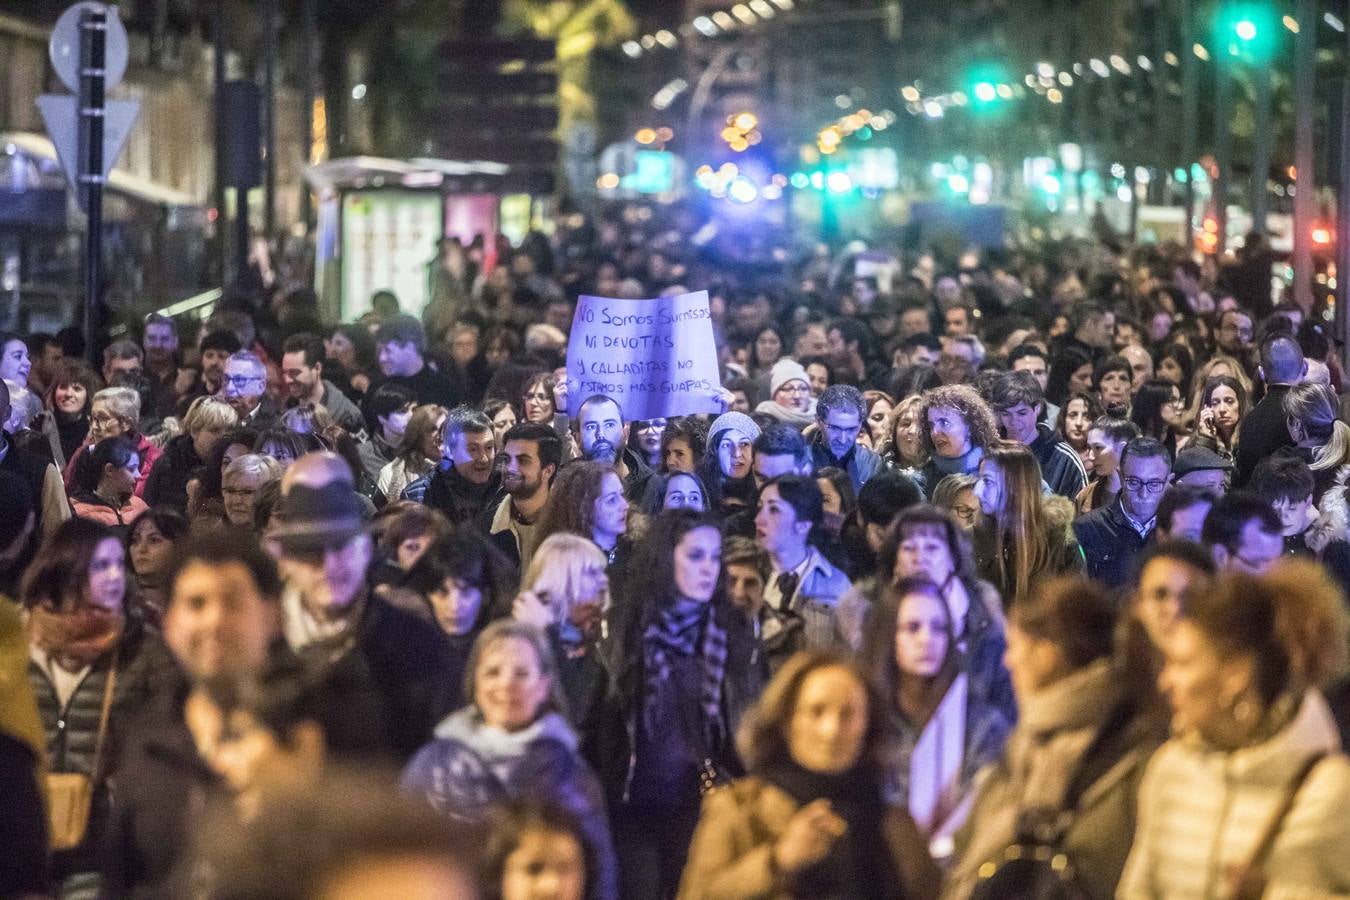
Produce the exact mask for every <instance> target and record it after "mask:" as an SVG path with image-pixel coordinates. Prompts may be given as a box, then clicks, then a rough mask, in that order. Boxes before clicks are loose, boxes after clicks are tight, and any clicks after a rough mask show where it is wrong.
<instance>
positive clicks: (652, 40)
mask: <svg viewBox="0 0 1350 900" xmlns="http://www.w3.org/2000/svg"><path fill="white" fill-rule="evenodd" d="M638 43H640V44H642V49H643V50H651V49H653V48H655V47H656V36H655V35H651V34H644V35H643V36H642V37H641V39H640V40H639V41H638Z"/></svg>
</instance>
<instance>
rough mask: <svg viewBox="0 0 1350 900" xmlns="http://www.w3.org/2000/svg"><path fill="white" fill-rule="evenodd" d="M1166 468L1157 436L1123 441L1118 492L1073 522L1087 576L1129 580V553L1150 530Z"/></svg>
mask: <svg viewBox="0 0 1350 900" xmlns="http://www.w3.org/2000/svg"><path fill="white" fill-rule="evenodd" d="M1171 472H1172V458H1171V456H1170V455H1169V454H1168V452H1167V448H1166V447H1164V446H1163V445H1162V444H1161V443H1160V442H1158V441H1157V440H1154V439H1153V438H1147V437H1139V438H1135V439H1134V440H1132V441H1130V442H1129V443H1128V444H1126V445H1125V450H1124V451H1123V452H1122V453H1121V458H1120V482H1121V484H1120V496H1119V497H1117V498H1116V500H1115V502H1114V503H1112V504H1111V505H1110V506H1104V507H1102V508H1101V509H1098V510H1094V511H1093V512H1090V513H1088V514H1087V515H1086V516H1083V517H1082V518H1080V519H1078V520H1077V521H1075V522H1074V523H1073V531H1074V536H1075V537H1077V538H1078V545H1079V546H1080V547H1082V548H1083V556H1084V557H1085V558H1086V559H1087V574H1088V577H1090V578H1094V579H1096V580H1097V581H1100V582H1101V583H1102V584H1104V585H1106V586H1107V587H1110V588H1117V587H1122V586H1124V585H1126V584H1128V583H1129V581H1130V576H1131V575H1132V574H1133V572H1134V562H1135V558H1136V557H1137V556H1138V555H1139V552H1140V551H1141V550H1142V549H1143V548H1144V545H1145V544H1146V543H1147V542H1148V539H1149V537H1150V536H1151V535H1152V534H1153V529H1154V526H1155V525H1156V523H1157V518H1158V504H1160V503H1161V502H1162V498H1163V491H1165V490H1166V489H1167V483H1168V478H1169V476H1170V475H1171Z"/></svg>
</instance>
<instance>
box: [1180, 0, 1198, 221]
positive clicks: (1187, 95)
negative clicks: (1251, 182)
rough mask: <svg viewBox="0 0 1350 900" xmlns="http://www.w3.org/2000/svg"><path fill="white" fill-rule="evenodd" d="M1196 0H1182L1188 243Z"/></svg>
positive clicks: (1195, 81) (1183, 151) (1194, 111)
mask: <svg viewBox="0 0 1350 900" xmlns="http://www.w3.org/2000/svg"><path fill="white" fill-rule="evenodd" d="M1193 4H1194V0H1181V48H1180V49H1179V50H1178V52H1177V56H1178V57H1179V58H1180V61H1181V166H1182V170H1183V171H1184V172H1185V173H1186V245H1187V246H1188V247H1189V246H1190V244H1191V242H1192V241H1193V239H1194V234H1195V232H1194V230H1193V225H1192V219H1193V218H1194V216H1195V172H1194V170H1193V169H1192V166H1193V165H1194V164H1195V145H1196V128H1197V122H1198V121H1199V118H1200V83H1199V78H1198V77H1197V76H1198V73H1197V72H1196V66H1197V65H1198V64H1199V62H1200V61H1199V60H1198V59H1197V58H1196V56H1195V7H1194V5H1193Z"/></svg>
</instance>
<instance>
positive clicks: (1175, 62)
mask: <svg viewBox="0 0 1350 900" xmlns="http://www.w3.org/2000/svg"><path fill="white" fill-rule="evenodd" d="M1163 62H1165V63H1167V64H1168V65H1169V66H1179V65H1181V58H1180V57H1179V56H1177V55H1176V54H1175V53H1173V52H1172V51H1171V50H1168V51H1167V52H1166V53H1164V54H1163Z"/></svg>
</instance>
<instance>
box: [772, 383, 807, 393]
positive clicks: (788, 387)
mask: <svg viewBox="0 0 1350 900" xmlns="http://www.w3.org/2000/svg"><path fill="white" fill-rule="evenodd" d="M778 390H780V391H782V392H783V393H786V394H809V393H811V387H810V385H806V384H785V385H783V386H782V387H780V388H779V389H778Z"/></svg>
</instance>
